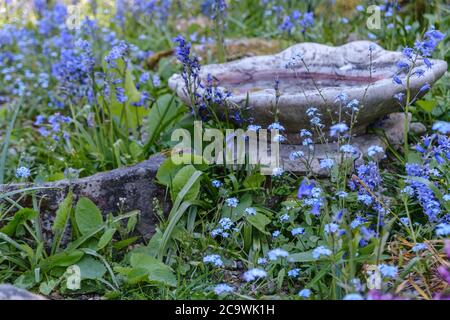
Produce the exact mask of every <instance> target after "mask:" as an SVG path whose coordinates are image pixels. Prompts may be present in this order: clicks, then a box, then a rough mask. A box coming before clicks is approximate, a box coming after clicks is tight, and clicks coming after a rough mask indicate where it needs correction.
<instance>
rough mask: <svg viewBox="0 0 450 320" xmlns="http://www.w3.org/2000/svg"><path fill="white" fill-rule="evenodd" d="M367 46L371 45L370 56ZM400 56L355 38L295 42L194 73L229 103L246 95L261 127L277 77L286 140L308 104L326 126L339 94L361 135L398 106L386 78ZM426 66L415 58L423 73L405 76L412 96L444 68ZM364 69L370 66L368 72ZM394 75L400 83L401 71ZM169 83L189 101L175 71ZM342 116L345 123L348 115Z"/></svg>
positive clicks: (436, 63)
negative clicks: (354, 111) (350, 102)
mask: <svg viewBox="0 0 450 320" xmlns="http://www.w3.org/2000/svg"><path fill="white" fill-rule="evenodd" d="M369 48H370V49H373V50H372V54H371V58H370V55H369V51H370V50H369ZM299 57H301V59H300V58H299ZM293 58H294V59H296V60H295V67H294V69H290V68H289V69H288V68H286V64H287V63H289V62H290V61H291V62H292V61H293ZM400 60H402V54H401V53H400V52H393V51H387V50H384V49H383V48H381V47H380V46H378V45H377V44H375V43H373V42H370V41H355V42H351V43H348V44H345V45H343V46H340V47H330V46H325V45H321V44H317V43H301V44H297V45H294V46H292V47H290V48H288V49H286V50H284V51H282V52H281V53H278V54H275V55H267V56H256V57H249V58H244V59H241V60H236V61H233V62H229V63H224V64H212V65H206V66H203V67H202V69H201V74H200V76H201V78H202V79H205V78H206V76H207V75H208V74H211V75H212V76H213V77H215V78H216V79H218V81H219V87H220V88H222V89H224V90H229V91H231V92H232V94H233V95H232V97H231V98H230V99H229V102H230V105H236V106H237V107H243V106H245V105H246V103H247V95H248V104H249V106H250V108H251V110H250V111H249V114H250V115H251V116H252V117H253V118H254V119H255V124H258V125H262V126H267V125H269V124H270V123H272V122H273V120H274V114H273V111H274V107H275V100H276V97H275V90H274V89H273V87H274V80H275V78H277V77H278V79H279V80H280V90H281V94H282V95H281V97H280V99H279V103H278V108H279V120H280V123H281V124H283V126H284V127H285V128H286V130H287V134H288V138H289V139H290V140H291V141H295V139H296V138H297V137H298V134H297V133H298V132H299V130H300V129H302V128H309V127H310V124H309V118H308V116H307V115H306V110H307V109H308V108H309V107H311V106H314V107H316V108H317V109H319V112H320V113H321V114H322V115H323V119H322V122H323V123H324V124H325V125H326V126H329V125H330V124H332V123H334V122H335V121H336V119H337V111H338V109H339V108H338V105H337V104H336V103H335V102H334V101H335V99H336V96H337V95H338V94H339V93H341V92H345V93H347V94H348V97H349V99H357V100H359V101H360V103H361V105H363V107H362V109H361V110H360V112H359V115H358V119H357V124H356V126H355V127H354V131H353V132H354V133H357V134H364V133H365V132H366V128H367V126H368V124H371V123H373V122H375V120H377V119H379V118H381V117H383V116H385V115H387V114H389V113H392V112H396V111H398V110H399V105H398V103H397V102H396V101H395V99H394V98H393V95H394V94H397V93H400V92H404V88H403V86H401V85H397V84H394V83H393V81H392V76H393V74H396V73H397V72H398V68H397V67H396V63H397V62H398V61H400ZM303 61H304V63H305V64H306V66H307V68H308V69H307V68H306V66H305V64H304V63H303ZM432 64H433V66H432V68H431V69H429V68H425V67H424V66H423V62H421V61H419V62H418V65H417V68H422V69H423V70H424V71H425V73H424V75H423V77H420V78H419V77H412V78H411V82H410V87H411V92H412V95H413V96H415V95H416V94H417V93H419V89H420V88H421V87H422V86H423V85H424V84H425V83H429V84H430V85H431V84H433V83H434V82H436V81H437V80H438V79H439V78H440V77H442V75H443V74H444V73H445V72H446V70H447V63H446V62H445V61H442V60H432ZM369 67H372V70H373V71H372V73H370V72H369ZM398 76H399V78H400V79H401V80H402V81H403V83H405V77H406V74H405V72H403V73H400V74H398ZM313 79H314V81H313ZM316 85H317V86H318V88H319V89H320V91H321V94H319V92H318V91H317V89H316ZM169 86H170V88H171V89H172V90H174V91H176V92H177V94H178V95H179V96H180V98H181V99H182V100H183V101H184V102H185V103H187V104H189V98H188V96H187V94H186V90H184V81H183V79H182V77H181V75H179V74H175V75H173V76H172V77H171V78H170V79H169ZM419 95H421V93H419ZM343 120H346V122H347V123H348V122H349V121H348V120H349V117H348V116H346V117H344V119H343ZM325 132H328V130H326V129H325Z"/></svg>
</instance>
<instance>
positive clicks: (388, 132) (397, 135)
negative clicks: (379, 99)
mask: <svg viewBox="0 0 450 320" xmlns="http://www.w3.org/2000/svg"><path fill="white" fill-rule="evenodd" d="M411 118H412V115H411V114H410V113H409V114H408V122H411ZM372 127H373V128H375V129H382V130H383V131H384V135H385V136H386V138H387V139H388V141H389V143H391V144H392V145H394V146H399V145H402V144H403V141H404V136H405V134H404V133H405V114H404V113H403V112H394V113H391V114H388V115H387V116H385V117H383V118H381V119H379V120H378V121H376V122H375V123H374V124H373V125H372Z"/></svg>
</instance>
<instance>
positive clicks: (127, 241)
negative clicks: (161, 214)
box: [113, 236, 139, 250]
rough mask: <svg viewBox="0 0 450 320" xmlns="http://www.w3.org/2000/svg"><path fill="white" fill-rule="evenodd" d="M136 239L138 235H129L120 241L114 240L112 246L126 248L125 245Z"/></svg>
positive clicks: (118, 248)
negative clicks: (129, 236)
mask: <svg viewBox="0 0 450 320" xmlns="http://www.w3.org/2000/svg"><path fill="white" fill-rule="evenodd" d="M137 240H139V237H137V236H136V237H131V238H128V239H124V240H120V241H117V242H114V244H113V248H114V249H115V250H122V249H123V248H126V247H128V246H130V245H132V244H133V243H135V242H136V241H137Z"/></svg>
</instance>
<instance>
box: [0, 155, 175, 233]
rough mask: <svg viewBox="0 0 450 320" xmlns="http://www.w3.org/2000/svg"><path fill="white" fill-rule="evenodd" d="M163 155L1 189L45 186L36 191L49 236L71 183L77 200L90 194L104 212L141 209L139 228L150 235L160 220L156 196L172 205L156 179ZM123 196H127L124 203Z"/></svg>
mask: <svg viewBox="0 0 450 320" xmlns="http://www.w3.org/2000/svg"><path fill="white" fill-rule="evenodd" d="M164 159H165V157H164V156H162V155H156V156H153V157H151V158H150V159H148V160H146V161H144V162H141V163H139V164H137V165H135V166H130V167H123V168H119V169H115V170H111V171H108V172H102V173H98V174H95V175H93V176H90V177H86V178H81V179H75V180H71V181H69V180H61V181H57V182H50V183H44V184H39V185H36V184H10V185H0V193H7V192H11V191H15V190H16V191H17V190H21V189H24V188H33V187H36V188H42V189H38V190H36V191H33V192H34V193H35V194H36V196H37V197H38V199H39V200H40V203H41V214H43V215H44V219H41V220H42V221H43V225H42V228H43V231H44V232H45V234H44V235H45V236H47V237H49V238H51V234H50V227H51V221H52V220H53V217H54V213H55V211H56V210H57V208H58V205H59V204H60V203H61V201H63V199H64V198H65V197H66V195H67V193H68V191H69V187H71V188H72V190H73V193H74V198H75V201H76V200H77V198H79V197H82V196H83V197H88V198H89V199H91V200H92V201H93V202H94V203H95V204H96V205H97V206H98V207H99V208H100V210H101V211H102V213H103V214H104V215H107V214H109V213H118V212H120V211H122V212H128V211H131V210H139V211H140V220H139V223H138V226H137V229H138V231H139V232H140V233H141V234H143V235H144V236H150V235H151V234H153V232H154V230H155V227H156V224H157V218H156V217H155V215H154V212H153V200H154V198H157V199H159V200H160V203H161V206H163V209H164V210H168V207H169V206H170V203H169V202H168V201H164V196H165V189H164V188H162V187H160V186H159V185H158V184H156V182H155V176H156V172H157V170H158V168H159V166H160V165H161V163H162V162H163V161H164ZM16 198H17V195H16ZM30 198H31V197H25V198H22V199H21V203H22V205H24V206H25V205H28V206H30V205H31V203H30V200H31V199H30ZM121 200H124V201H123V204H122V203H121ZM164 206H165V207H164Z"/></svg>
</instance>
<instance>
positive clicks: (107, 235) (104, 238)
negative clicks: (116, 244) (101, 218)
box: [97, 228, 116, 250]
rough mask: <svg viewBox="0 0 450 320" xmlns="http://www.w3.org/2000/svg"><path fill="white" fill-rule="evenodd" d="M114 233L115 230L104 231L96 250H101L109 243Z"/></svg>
mask: <svg viewBox="0 0 450 320" xmlns="http://www.w3.org/2000/svg"><path fill="white" fill-rule="evenodd" d="M114 233H116V228H108V229H106V230H105V233H103V235H102V236H101V237H100V240H99V241H98V244H97V250H101V249H103V248H104V247H106V246H107V245H108V243H110V242H111V240H112V238H113V237H114Z"/></svg>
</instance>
